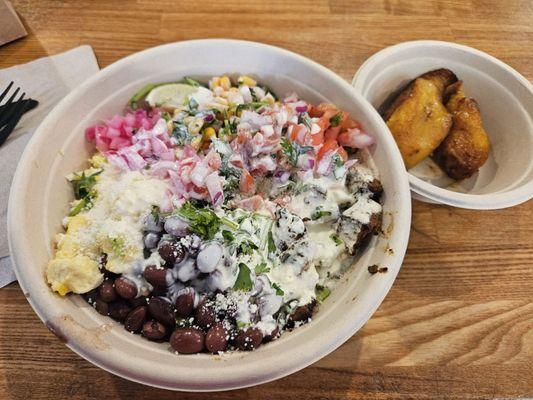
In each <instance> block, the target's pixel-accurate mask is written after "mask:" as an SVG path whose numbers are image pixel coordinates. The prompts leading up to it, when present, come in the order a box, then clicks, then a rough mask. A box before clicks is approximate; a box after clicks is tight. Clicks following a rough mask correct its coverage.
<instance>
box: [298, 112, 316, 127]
mask: <svg viewBox="0 0 533 400" xmlns="http://www.w3.org/2000/svg"><path fill="white" fill-rule="evenodd" d="M298 118H299V119H300V121H299V122H300V123H302V124H304V125H305V126H306V127H307V129H309V130H311V127H312V125H313V121H311V117H309V114H307V113H306V112H304V113H301V114H300V116H299V117H298Z"/></svg>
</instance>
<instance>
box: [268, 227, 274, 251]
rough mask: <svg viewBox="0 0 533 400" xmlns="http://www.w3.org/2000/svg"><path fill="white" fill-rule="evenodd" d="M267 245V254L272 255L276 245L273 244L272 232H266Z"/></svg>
mask: <svg viewBox="0 0 533 400" xmlns="http://www.w3.org/2000/svg"><path fill="white" fill-rule="evenodd" d="M267 243H268V252H269V253H274V252H275V251H276V244H275V243H274V238H273V237H272V231H269V232H268V239H267Z"/></svg>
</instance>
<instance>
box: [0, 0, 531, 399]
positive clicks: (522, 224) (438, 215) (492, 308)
mask: <svg viewBox="0 0 533 400" xmlns="http://www.w3.org/2000/svg"><path fill="white" fill-rule="evenodd" d="M200 3H201V5H199V4H200ZM241 3H244V2H242V1H239V0H226V1H224V2H221V3H220V4H219V3H216V2H214V1H211V0H205V1H203V2H196V1H181V2H172V1H157V2H153V1H149V0H138V1H132V2H123V1H115V2H108V1H106V2H104V1H101V2H100V1H88V0H87V1H85V0H83V1H75V2H74V1H73V2H68V1H62V2H56V1H53V0H49V1H31V0H17V1H13V4H14V6H15V8H16V9H17V11H18V12H19V13H20V15H21V17H22V19H23V21H24V23H25V25H26V27H27V29H28V31H29V32H30V35H29V36H28V37H27V38H25V39H22V40H20V41H18V42H15V43H12V44H9V45H7V46H4V47H1V48H0V67H7V66H10V65H14V64H19V63H23V62H27V61H30V60H33V59H35V58H38V57H42V56H46V55H49V54H55V53H57V52H61V51H64V50H67V49H70V48H72V47H74V46H77V45H81V44H90V45H92V46H93V48H94V51H95V53H96V55H97V57H98V60H99V62H100V66H101V67H104V66H106V65H108V64H110V63H112V62H114V61H115V60H118V59H119V58H121V57H123V56H126V55H128V54H131V53H133V52H136V51H138V50H142V49H144V48H146V47H150V46H154V45H158V44H161V43H166V42H173V41H178V40H185V39H193V38H206V37H227V38H240V39H250V40H256V41H260V42H265V43H270V44H274V45H277V46H281V47H284V48H287V49H289V50H293V51H295V52H298V53H301V54H303V55H305V56H307V57H310V58H311V59H314V60H316V61H318V62H320V63H322V64H323V65H325V66H327V67H329V68H331V69H332V70H333V71H335V72H337V73H339V74H340V75H341V76H343V77H344V78H345V79H347V80H351V77H352V76H353V74H354V72H355V71H356V69H357V68H358V67H359V65H361V63H362V62H363V61H364V60H365V59H366V58H367V57H369V56H370V55H372V54H373V53H374V52H376V51H378V50H380V49H382V48H383V47H386V46H389V45H392V44H394V43H397V42H401V41H406V40H413V39H441V40H449V41H455V42H458V43H464V44H467V45H471V46H474V47H476V48H478V49H481V50H484V51H487V52H489V53H491V54H492V55H494V56H496V57H498V58H500V59H501V60H503V61H504V62H506V63H508V64H509V65H511V66H512V67H514V68H515V69H517V70H518V71H520V72H521V73H522V74H523V75H524V76H526V77H527V78H529V79H533V23H532V21H533V2H531V1H507V0H506V1H501V0H492V1H488V2H482V1H479V0H467V1H459V0H455V1H454V0H447V1H440V2H434V3H433V2H430V1H407V0H405V1H401V0H381V1H367V0H357V1H353V2H347V1H337V0H331V1H325V0H320V1H311V0H300V1H296V2H285V1H283V0H270V1H268V2H260V1H254V2H250V3H249V4H241ZM532 213H533V202H529V203H527V204H523V205H521V206H518V207H514V208H511V209H507V210H498V211H483V212H481V211H469V210H461V209H457V208H451V207H446V206H438V205H430V204H425V203H421V202H417V201H414V202H413V224H412V229H411V238H410V243H409V249H408V251H407V256H406V257H405V262H404V264H403V267H402V270H401V272H400V275H399V276H398V279H397V281H396V283H395V284H394V287H393V288H392V290H391V291H390V293H389V295H388V296H387V298H386V299H385V301H384V302H383V304H382V305H381V307H380V308H379V310H378V311H377V312H376V314H375V315H374V316H373V317H372V319H371V320H370V321H369V322H368V323H367V324H366V325H365V327H364V328H363V329H362V330H361V331H359V332H358V333H357V334H356V335H355V336H354V337H352V338H351V339H350V340H349V341H348V342H347V343H346V344H344V345H343V346H342V347H341V348H339V349H338V350H337V351H335V352H333V353H332V354H330V355H329V356H327V357H325V358H324V359H322V360H321V361H319V362H317V363H316V364H314V365H312V366H310V367H309V368H306V369H305V370H303V371H300V372H298V373H296V374H294V375H292V376H289V377H286V378H284V379H281V380H279V381H277V382H273V383H269V384H265V385H262V386H259V387H255V388H250V389H245V390H239V391H234V392H225V393H218V394H212V395H209V398H210V399H243V398H254V399H255V398H266V399H282V398H297V399H310V398H323V399H344V398H360V397H362V398H399V397H408V398H447V397H450V398H457V397H465V398H492V397H519V396H522V397H523V396H526V397H527V396H530V397H531V396H533V241H532V238H533V224H532V223H533V217H532ZM0 303H1V304H2V306H1V307H0V397H1V398H21V399H27V398H38V399H40V398H42V399H49V398H56V399H63V398H109V399H110V398H124V399H134V398H139V399H144V398H149V399H152V398H153V399H166V398H180V399H188V398H195V399H196V398H207V397H206V396H205V395H200V394H176V393H172V392H167V391H164V390H158V389H152V388H148V387H145V386H142V385H139V384H135V383H131V382H128V381H126V380H124V379H121V378H118V377H115V376H113V375H111V374H108V373H106V372H104V371H102V370H99V369H98V368H96V367H93V366H92V365H91V364H89V363H88V362H86V361H84V360H83V359H81V358H80V357H78V356H77V355H76V354H74V353H73V352H71V351H70V350H68V349H67V348H66V347H65V346H64V345H63V344H61V343H60V342H59V341H58V340H57V339H56V337H55V336H54V335H52V334H51V333H50V332H48V331H47V329H46V328H45V327H44V326H43V324H42V323H41V321H40V320H39V319H38V318H37V316H36V315H35V314H34V313H33V311H32V309H31V308H30V306H29V305H28V303H27V302H26V299H25V298H24V296H23V295H22V293H21V291H20V290H19V287H18V285H17V284H16V283H15V284H11V285H9V286H8V287H6V288H4V289H1V290H0Z"/></svg>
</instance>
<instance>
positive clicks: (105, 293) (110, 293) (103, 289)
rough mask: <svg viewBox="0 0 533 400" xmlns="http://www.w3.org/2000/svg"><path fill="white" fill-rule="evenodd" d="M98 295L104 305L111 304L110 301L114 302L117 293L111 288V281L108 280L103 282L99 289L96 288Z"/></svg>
mask: <svg viewBox="0 0 533 400" xmlns="http://www.w3.org/2000/svg"><path fill="white" fill-rule="evenodd" d="M98 294H99V295H100V298H101V299H102V300H103V301H105V302H106V303H111V302H112V301H115V300H116V299H117V291H116V290H115V287H114V286H113V281H111V280H109V279H106V280H105V281H103V282H102V284H101V285H100V287H99V288H98Z"/></svg>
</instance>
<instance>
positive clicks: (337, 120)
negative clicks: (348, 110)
mask: <svg viewBox="0 0 533 400" xmlns="http://www.w3.org/2000/svg"><path fill="white" fill-rule="evenodd" d="M341 122H342V111H339V112H338V113H337V114H335V115H334V116H333V117H331V118H330V119H329V124H330V126H333V127H335V126H339V125H340V124H341Z"/></svg>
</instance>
